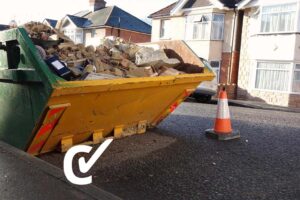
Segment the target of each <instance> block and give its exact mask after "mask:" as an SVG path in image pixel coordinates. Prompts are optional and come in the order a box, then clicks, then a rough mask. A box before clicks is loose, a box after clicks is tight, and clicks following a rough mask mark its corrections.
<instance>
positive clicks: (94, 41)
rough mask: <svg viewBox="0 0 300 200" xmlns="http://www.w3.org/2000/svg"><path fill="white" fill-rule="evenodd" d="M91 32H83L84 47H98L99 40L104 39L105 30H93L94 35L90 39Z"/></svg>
mask: <svg viewBox="0 0 300 200" xmlns="http://www.w3.org/2000/svg"><path fill="white" fill-rule="evenodd" d="M91 32H92V30H90V29H89V30H85V31H84V40H85V41H84V45H85V46H89V45H92V46H94V47H96V46H99V45H100V43H101V39H103V38H104V37H105V28H102V29H95V35H94V37H92V33H91Z"/></svg>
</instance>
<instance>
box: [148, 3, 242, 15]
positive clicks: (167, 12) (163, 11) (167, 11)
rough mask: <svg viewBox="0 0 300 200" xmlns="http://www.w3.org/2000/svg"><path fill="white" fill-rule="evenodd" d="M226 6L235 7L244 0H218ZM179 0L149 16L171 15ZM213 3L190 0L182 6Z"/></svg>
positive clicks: (194, 6)
mask: <svg viewBox="0 0 300 200" xmlns="http://www.w3.org/2000/svg"><path fill="white" fill-rule="evenodd" d="M218 1H219V2H221V3H222V4H224V6H226V7H228V8H235V7H236V4H238V3H239V2H241V1H242V0H218ZM177 3H178V1H177V2H175V3H173V4H171V5H169V6H167V7H165V8H163V9H161V10H159V11H157V12H155V13H153V14H151V15H150V16H149V18H156V17H164V16H170V14H171V11H172V9H173V8H174V7H175V6H176V5H177ZM211 5H213V3H212V1H210V0H189V1H188V2H187V3H186V4H185V5H184V6H183V7H182V8H183V9H188V8H199V7H206V6H211Z"/></svg>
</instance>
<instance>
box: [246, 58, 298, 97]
mask: <svg viewBox="0 0 300 200" xmlns="http://www.w3.org/2000/svg"><path fill="white" fill-rule="evenodd" d="M260 62H264V63H272V64H274V63H280V64H289V65H290V66H289V69H288V71H289V78H288V90H287V91H281V90H268V89H259V88H256V76H257V69H258V68H257V66H258V63H260ZM254 63H255V67H254V68H253V70H252V72H253V73H252V78H251V90H254V91H262V92H276V93H283V94H297V95H299V94H300V92H294V91H293V80H294V71H295V69H296V64H299V65H300V62H294V61H280V60H276V61H275V60H256V62H254ZM283 71H286V70H283ZM297 71H298V70H297Z"/></svg>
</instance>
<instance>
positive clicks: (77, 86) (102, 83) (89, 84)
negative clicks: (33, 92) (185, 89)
mask: <svg viewBox="0 0 300 200" xmlns="http://www.w3.org/2000/svg"><path fill="white" fill-rule="evenodd" d="M214 77H215V75H214V74H213V73H204V74H184V75H178V76H163V77H146V78H122V79H113V80H93V81H71V82H59V84H58V85H57V86H55V90H54V92H53V94H52V97H55V96H61V95H73V94H86V93H93V92H103V91H117V90H127V89H137V88H147V87H157V86H167V85H174V84H185V83H197V82H198V83H200V82H203V81H211V80H213V79H214Z"/></svg>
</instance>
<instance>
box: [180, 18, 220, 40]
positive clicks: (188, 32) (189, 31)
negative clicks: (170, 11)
mask: <svg viewBox="0 0 300 200" xmlns="http://www.w3.org/2000/svg"><path fill="white" fill-rule="evenodd" d="M205 15H210V18H211V19H210V21H209V22H207V23H208V29H209V33H208V37H205V38H203V39H201V38H194V25H195V24H196V23H197V22H194V23H190V22H189V21H188V17H191V16H199V17H200V18H201V17H203V16H205ZM214 15H222V16H223V22H221V23H222V28H223V29H222V35H221V38H213V37H212V36H213V35H212V32H213V30H212V29H213V27H214V26H213V24H214V23H215V24H216V23H218V22H216V21H213V18H214ZM198 23H204V22H198ZM189 25H190V26H191V27H192V28H190V27H189ZM185 27H186V28H185V40H188V41H223V40H224V30H225V14H224V13H201V14H197V15H188V16H186V26H185Z"/></svg>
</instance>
